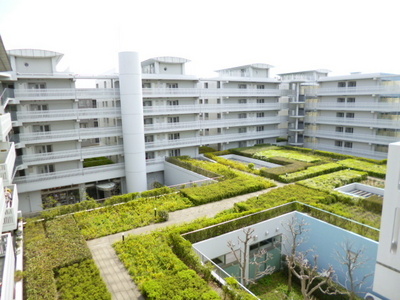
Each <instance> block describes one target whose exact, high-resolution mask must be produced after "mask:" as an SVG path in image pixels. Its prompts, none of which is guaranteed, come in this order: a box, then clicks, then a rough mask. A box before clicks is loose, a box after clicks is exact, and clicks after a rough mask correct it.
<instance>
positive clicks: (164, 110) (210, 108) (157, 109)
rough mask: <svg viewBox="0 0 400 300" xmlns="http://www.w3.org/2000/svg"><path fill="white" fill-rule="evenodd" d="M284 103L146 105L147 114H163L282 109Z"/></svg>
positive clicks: (145, 112)
mask: <svg viewBox="0 0 400 300" xmlns="http://www.w3.org/2000/svg"><path fill="white" fill-rule="evenodd" d="M283 105H284V104H282V103H278V102H274V103H263V104H261V103H260V104H257V103H246V104H204V105H202V104H195V105H165V106H161V105H158V106H157V105H155V106H144V107H143V112H144V115H145V116H151V115H162V114H192V113H193V114H198V113H222V112H236V111H268V110H280V109H282V106H283Z"/></svg>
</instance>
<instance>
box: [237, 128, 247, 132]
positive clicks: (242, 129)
mask: <svg viewBox="0 0 400 300" xmlns="http://www.w3.org/2000/svg"><path fill="white" fill-rule="evenodd" d="M238 131H239V133H246V132H247V128H246V127H240V128H239V129H238Z"/></svg>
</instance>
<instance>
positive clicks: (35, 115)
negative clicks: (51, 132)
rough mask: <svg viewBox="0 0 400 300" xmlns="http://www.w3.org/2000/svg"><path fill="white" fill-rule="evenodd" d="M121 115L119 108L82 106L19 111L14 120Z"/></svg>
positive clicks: (31, 120) (78, 118) (49, 119)
mask: <svg viewBox="0 0 400 300" xmlns="http://www.w3.org/2000/svg"><path fill="white" fill-rule="evenodd" d="M116 117H121V109H120V108H119V107H118V108H117V107H115V108H83V109H68V110H66V109H62V110H61V109H60V110H45V111H43V110H42V111H19V112H17V116H16V121H18V122H20V123H24V122H47V121H63V120H82V119H95V118H96V119H97V118H116Z"/></svg>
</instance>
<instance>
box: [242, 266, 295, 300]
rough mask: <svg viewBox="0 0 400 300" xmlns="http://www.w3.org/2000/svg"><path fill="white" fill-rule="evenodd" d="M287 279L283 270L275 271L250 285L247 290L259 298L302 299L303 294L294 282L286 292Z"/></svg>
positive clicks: (274, 299)
mask: <svg viewBox="0 0 400 300" xmlns="http://www.w3.org/2000/svg"><path fill="white" fill-rule="evenodd" d="M287 281H288V279H287V276H286V275H285V274H284V273H283V272H275V273H273V274H271V275H268V276H265V277H263V278H261V279H260V280H259V281H257V283H255V284H252V285H250V287H249V290H250V291H251V292H253V293H254V295H256V296H257V297H258V298H260V299H261V300H282V299H292V300H302V299H303V296H302V295H301V291H300V288H299V286H297V285H296V284H294V285H293V290H292V292H291V293H290V294H289V295H288V294H287V289H288V286H287Z"/></svg>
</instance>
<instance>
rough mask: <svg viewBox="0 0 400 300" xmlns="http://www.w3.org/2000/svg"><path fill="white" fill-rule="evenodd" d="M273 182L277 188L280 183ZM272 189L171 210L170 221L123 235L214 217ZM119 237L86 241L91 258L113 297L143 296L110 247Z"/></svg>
mask: <svg viewBox="0 0 400 300" xmlns="http://www.w3.org/2000/svg"><path fill="white" fill-rule="evenodd" d="M276 184H277V187H279V186H283V184H280V183H276ZM271 189H273V188H270V189H266V190H262V191H258V192H255V193H250V194H246V195H241V196H237V197H233V198H229V199H225V200H221V201H218V202H213V203H209V204H204V205H201V206H195V207H190V208H187V209H183V210H178V211H175V212H171V213H169V220H168V221H167V222H164V223H157V224H151V225H148V226H145V227H140V228H135V229H132V230H130V231H126V232H125V233H124V234H125V236H126V235H128V234H141V233H148V232H151V231H153V230H155V229H158V228H162V227H166V226H170V225H174V224H179V223H183V222H190V221H193V220H195V219H198V218H200V217H213V216H215V215H216V214H217V213H218V212H220V211H223V210H225V209H229V208H232V207H233V204H234V203H237V202H242V201H245V200H247V199H249V198H251V197H255V196H257V195H260V194H263V193H266V192H268V191H270V190H271ZM121 239H122V233H117V234H113V235H109V236H105V237H102V238H98V239H94V240H91V241H88V242H87V244H88V246H89V249H90V251H91V252H92V255H93V259H94V261H95V262H96V264H97V266H98V267H99V269H100V273H101V276H102V278H103V280H104V281H105V283H106V285H107V288H108V290H109V291H110V293H111V294H112V299H113V300H136V299H144V297H143V296H142V295H141V294H140V292H139V290H138V289H137V287H136V285H135V283H134V282H133V281H132V279H131V278H130V276H129V274H128V272H127V271H126V269H125V267H124V266H123V264H122V263H121V262H120V260H119V259H118V257H117V255H116V254H115V252H114V249H113V248H112V246H111V245H112V244H113V243H114V242H116V241H120V240H121Z"/></svg>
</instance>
